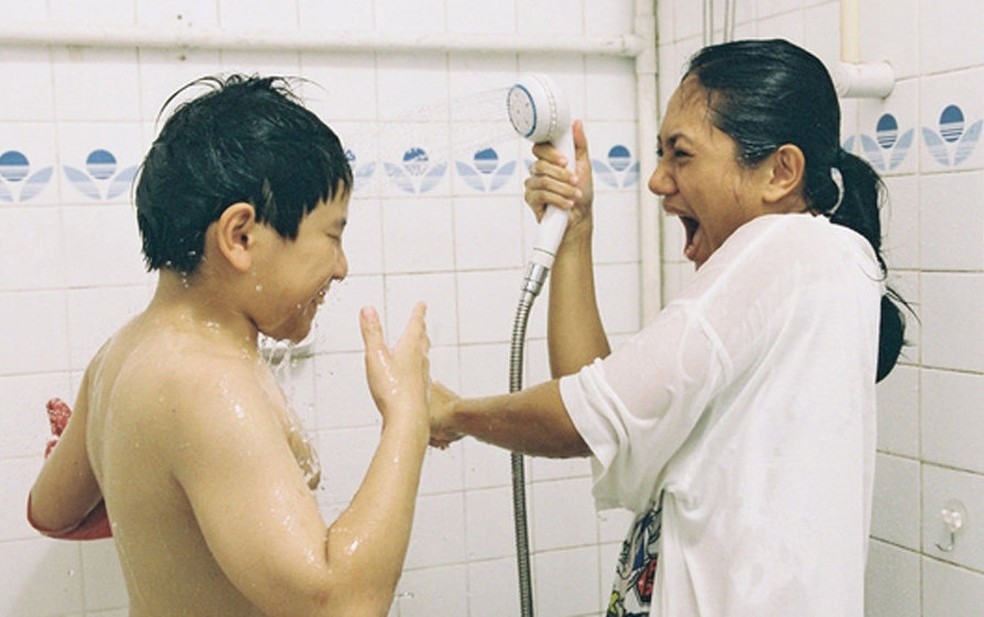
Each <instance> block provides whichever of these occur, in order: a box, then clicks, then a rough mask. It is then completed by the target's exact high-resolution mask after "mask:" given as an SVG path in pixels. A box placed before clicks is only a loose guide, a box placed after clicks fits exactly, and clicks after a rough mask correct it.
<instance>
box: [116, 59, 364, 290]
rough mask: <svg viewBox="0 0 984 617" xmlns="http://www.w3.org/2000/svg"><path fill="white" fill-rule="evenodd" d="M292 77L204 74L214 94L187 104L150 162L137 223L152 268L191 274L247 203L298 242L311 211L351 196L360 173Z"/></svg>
mask: <svg viewBox="0 0 984 617" xmlns="http://www.w3.org/2000/svg"><path fill="white" fill-rule="evenodd" d="M290 85H291V84H290V81H289V80H288V79H286V78H283V77H256V76H244V75H231V76H229V77H226V78H219V77H204V78H201V79H198V80H196V81H193V82H191V83H190V84H188V85H186V86H184V87H183V88H181V89H180V90H178V91H177V92H175V93H174V94H173V95H172V96H171V97H170V98H169V99H168V100H167V102H165V103H164V106H163V108H162V109H166V108H167V107H168V106H169V105H170V104H171V102H172V101H173V100H174V99H175V97H177V96H178V95H179V94H181V93H182V92H185V91H186V90H188V89H189V88H193V87H206V88H209V90H208V91H207V92H206V93H205V94H202V95H200V96H198V97H197V98H194V99H191V100H189V101H187V102H184V103H182V104H181V105H180V106H178V107H177V108H176V110H175V111H174V113H173V114H172V115H171V116H170V118H168V120H167V121H166V122H165V124H164V126H163V128H162V129H161V132H160V134H159V135H158V137H157V139H156V140H155V141H154V143H153V145H152V146H151V148H150V151H149V152H148V153H147V156H146V157H145V158H144V161H143V165H142V166H141V170H140V178H139V180H138V182H137V187H136V198H135V201H136V207H137V223H138V225H139V227H140V234H141V236H142V239H143V252H144V258H145V261H146V264H147V267H148V269H149V270H156V269H159V268H166V269H171V270H174V271H177V272H181V273H184V274H192V273H193V272H194V271H195V270H196V269H197V268H198V264H199V263H200V261H201V259H202V253H203V251H204V245H205V231H206V229H207V228H208V226H209V225H210V224H211V223H212V222H214V221H216V220H218V218H219V216H220V215H221V214H222V212H223V211H224V210H225V209H226V208H227V207H228V206H230V205H232V204H234V203H238V202H246V203H249V204H251V205H252V206H253V207H254V208H255V210H256V218H257V221H259V222H261V223H267V224H269V225H270V226H272V227H273V228H274V229H276V230H277V233H279V234H280V235H281V236H283V237H285V238H290V239H294V238H296V237H297V230H298V226H299V225H300V222H301V219H302V218H304V215H305V214H307V213H308V212H310V211H311V210H313V209H314V208H315V207H316V206H317V205H318V204H319V203H320V202H322V201H325V200H331V199H333V198H334V197H335V196H336V195H345V194H347V193H349V192H350V191H351V188H352V171H351V169H350V167H349V164H348V160H347V159H346V157H345V152H344V151H343V149H342V145H341V143H340V141H339V139H338V136H336V135H335V133H334V132H332V130H331V129H330V128H328V126H326V125H325V123H324V122H322V121H321V120H320V119H319V118H318V117H317V116H316V115H315V114H314V113H312V112H311V111H309V110H307V109H305V108H304V106H303V105H301V103H300V102H299V100H298V99H297V98H296V97H295V96H294V95H293V94H292V92H291V89H290Z"/></svg>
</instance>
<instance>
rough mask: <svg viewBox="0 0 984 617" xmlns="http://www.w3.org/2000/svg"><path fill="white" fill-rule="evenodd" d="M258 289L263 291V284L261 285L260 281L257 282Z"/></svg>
mask: <svg viewBox="0 0 984 617" xmlns="http://www.w3.org/2000/svg"><path fill="white" fill-rule="evenodd" d="M256 291H263V285H260V284H259V283H257V284H256Z"/></svg>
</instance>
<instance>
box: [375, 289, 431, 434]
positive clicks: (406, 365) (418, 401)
mask: <svg viewBox="0 0 984 617" xmlns="http://www.w3.org/2000/svg"><path fill="white" fill-rule="evenodd" d="M426 313H427V306H426V305H425V304H424V303H423V302H420V303H418V304H417V305H416V306H415V307H414V309H413V312H412V313H411V315H410V320H409V322H408V323H407V326H406V328H405V329H404V331H403V334H402V335H401V336H400V340H399V341H397V343H396V345H395V346H394V347H393V348H392V349H390V348H389V347H387V346H386V341H385V340H384V338H383V327H382V324H380V321H379V314H378V313H377V312H376V309H375V308H373V307H364V308H363V309H362V311H361V312H360V314H359V323H360V326H361V328H362V340H363V341H364V343H365V362H366V378H367V380H368V382H369V391H370V392H371V393H372V398H373V401H375V403H376V407H377V408H379V412H380V413H381V414H382V416H383V423H384V425H385V423H386V422H387V421H389V420H396V419H398V418H404V417H405V418H407V419H409V418H413V419H414V420H415V421H416V422H418V423H421V425H422V426H423V427H424V429H426V430H429V428H428V420H427V394H428V390H429V387H430V362H429V360H428V357H427V354H428V352H429V351H430V339H429V338H428V337H427V324H426V322H425V316H426Z"/></svg>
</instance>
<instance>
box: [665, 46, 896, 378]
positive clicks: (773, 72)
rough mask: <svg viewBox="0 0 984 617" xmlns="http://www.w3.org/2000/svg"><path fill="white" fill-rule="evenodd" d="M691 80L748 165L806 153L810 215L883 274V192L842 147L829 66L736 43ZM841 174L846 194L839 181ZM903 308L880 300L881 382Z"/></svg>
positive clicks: (695, 61)
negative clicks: (864, 248)
mask: <svg viewBox="0 0 984 617" xmlns="http://www.w3.org/2000/svg"><path fill="white" fill-rule="evenodd" d="M690 76H693V77H695V78H696V79H697V81H698V82H699V84H700V85H701V86H702V87H703V88H704V89H705V90H706V91H707V96H708V101H707V102H708V108H709V109H710V114H711V122H712V124H714V126H715V127H717V128H718V129H720V130H721V131H723V132H724V133H726V134H728V135H730V136H731V137H732V138H733V139H734V140H735V142H737V144H738V151H739V157H740V162H741V164H743V165H746V166H749V167H751V166H754V165H757V164H758V163H760V162H761V161H763V160H764V159H765V158H766V157H768V156H769V155H770V154H772V153H773V152H774V151H775V150H777V149H778V148H779V147H780V146H782V145H784V144H793V145H795V146H797V147H798V148H799V149H800V150H801V151H802V152H803V156H804V158H805V159H806V169H805V172H804V175H805V179H804V180H805V189H804V196H805V197H806V200H807V204H808V206H809V208H810V209H811V210H813V211H815V212H819V213H822V214H823V215H825V216H827V217H828V218H830V220H831V221H832V222H834V223H837V224H839V225H844V226H845V227H849V228H850V229H853V230H854V231H856V232H857V233H859V234H861V235H862V236H864V237H865V238H866V239H867V240H868V242H869V243H870V244H871V248H872V249H873V250H874V253H875V256H876V258H877V259H878V263H879V264H880V265H881V268H882V272H883V274H884V273H885V272H886V265H885V261H884V259H883V257H882V254H881V222H880V219H879V208H880V205H881V201H882V197H883V195H884V185H883V183H882V181H881V178H880V177H879V176H878V174H877V173H876V172H875V170H874V169H872V168H871V166H870V165H868V163H867V162H865V161H864V160H863V159H861V158H859V157H857V156H855V155H854V154H851V153H850V152H847V151H846V150H844V149H843V148H842V147H841V145H840V122H841V116H840V104H839V102H838V100H837V93H836V91H835V90H834V85H833V82H832V81H831V79H830V74H829V73H828V72H827V69H826V67H824V65H823V63H822V62H820V60H819V59H818V58H816V57H815V56H814V55H812V54H810V53H809V52H807V51H806V50H804V49H802V48H800V47H797V46H795V45H793V44H792V43H789V42H788V41H784V40H745V41H734V42H730V43H722V44H720V45H712V46H710V47H705V48H703V49H701V50H700V51H698V52H697V54H695V55H694V56H693V58H691V60H690V64H689V67H688V69H687V72H686V75H685V76H684V79H687V77H690ZM831 170H835V171H833V172H832V171H831ZM838 173H839V175H840V178H841V180H842V182H841V183H842V185H843V190H841V188H840V187H838V183H837V182H836V181H835V180H834V176H835V175H837V174H838ZM896 302H898V303H901V304H903V305H905V301H904V300H902V299H901V298H900V297H899V296H898V294H896V293H895V292H894V291H892V290H891V289H889V290H888V291H887V292H886V294H885V295H884V296H883V297H882V300H881V326H880V331H879V341H878V350H879V353H878V370H877V376H876V379H877V380H878V381H880V380H881V379H883V378H884V377H885V376H886V375H888V373H889V372H890V371H891V370H892V368H893V367H894V366H895V363H896V361H897V360H898V357H899V352H900V351H901V349H902V345H903V342H904V340H903V339H904V333H905V319H904V317H903V315H902V312H901V310H900V309H899V307H898V305H897V304H896ZM906 306H908V305H906Z"/></svg>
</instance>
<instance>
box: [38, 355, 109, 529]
mask: <svg viewBox="0 0 984 617" xmlns="http://www.w3.org/2000/svg"><path fill="white" fill-rule="evenodd" d="M88 382H89V379H88V372H87V373H86V376H85V377H84V378H83V380H82V386H81V388H80V389H79V395H78V398H77V400H76V403H75V411H74V413H73V412H71V411H70V410H68V408H67V406H65V409H64V411H66V412H67V413H68V414H70V415H71V416H72V417H73V420H72V421H70V422H68V423H67V425H66V426H65V427H64V432H63V433H62V434H61V435H60V437H59V439H58V440H57V443H58V445H57V447H54V448H52V443H49V446H48V451H49V452H50V455H49V456H48V458H47V460H46V461H45V463H44V466H43V467H42V468H41V473H40V474H39V475H38V478H37V480H35V482H34V486H33V487H32V488H31V492H30V494H29V495H28V498H27V519H28V522H29V523H30V524H31V526H32V527H34V528H35V529H37V530H38V531H40V532H41V533H42V534H44V535H46V536H50V537H53V538H62V539H69V540H87V539H96V538H105V537H109V535H111V534H110V530H109V524H108V521H107V519H106V509H105V505H104V504H103V501H102V493H101V492H100V489H99V485H98V483H97V482H96V477H95V474H94V473H93V471H92V466H91V465H90V464H89V455H88V450H87V448H86V417H87V416H88V403H87V399H88V389H89V386H88ZM66 420H67V418H66ZM53 428H54V427H53Z"/></svg>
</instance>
